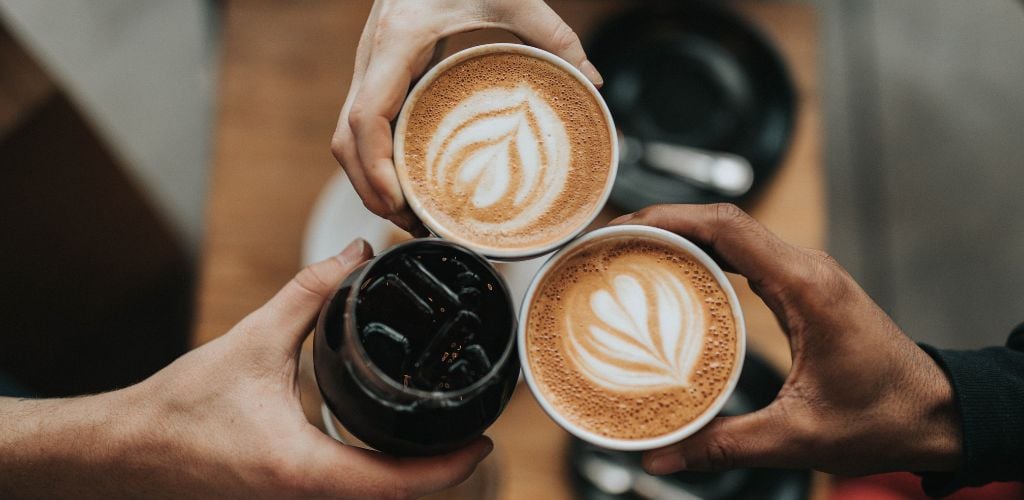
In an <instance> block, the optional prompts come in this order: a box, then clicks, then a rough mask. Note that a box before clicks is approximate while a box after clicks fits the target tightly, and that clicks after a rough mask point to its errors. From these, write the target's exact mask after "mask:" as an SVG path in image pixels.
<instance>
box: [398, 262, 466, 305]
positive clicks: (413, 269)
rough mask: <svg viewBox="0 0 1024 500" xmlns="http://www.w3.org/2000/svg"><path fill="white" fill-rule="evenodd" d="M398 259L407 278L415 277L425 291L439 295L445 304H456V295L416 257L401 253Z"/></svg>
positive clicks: (457, 299) (457, 301)
mask: <svg viewBox="0 0 1024 500" xmlns="http://www.w3.org/2000/svg"><path fill="white" fill-rule="evenodd" d="M399 259H400V261H401V263H402V266H404V267H405V268H406V269H407V270H408V271H409V273H410V275H409V276H408V277H407V279H415V280H416V281H417V282H419V283H420V284H422V285H423V286H424V287H425V288H426V291H429V292H430V294H431V295H435V296H437V297H439V299H440V300H443V301H446V302H447V305H449V306H455V305H458V303H459V297H458V295H456V294H455V292H453V291H452V289H451V288H449V287H448V285H446V284H444V283H443V282H442V281H441V280H439V279H437V276H434V273H432V272H430V270H429V269H427V268H426V267H425V266H424V265H423V263H421V262H420V261H419V260H418V259H416V258H414V257H410V256H408V255H403V256H401V257H400V258H399Z"/></svg>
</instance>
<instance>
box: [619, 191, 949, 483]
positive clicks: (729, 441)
mask: <svg viewBox="0 0 1024 500" xmlns="http://www.w3.org/2000/svg"><path fill="white" fill-rule="evenodd" d="M612 224H644V225H649V226H655V227H660V228H663V229H666V230H669V231H672V232H674V233H677V234H680V235H682V236H683V237H685V238H687V239H690V240H691V241H693V242H695V243H697V244H698V245H701V246H702V247H704V248H705V249H707V250H708V251H709V253H710V254H711V255H712V257H713V258H715V260H716V261H717V262H719V263H721V264H722V265H723V267H725V268H726V269H727V270H729V271H733V272H737V273H739V274H741V275H743V276H745V277H746V278H747V280H748V281H749V284H750V288H751V289H752V290H753V291H754V292H755V293H756V294H757V295H758V296H759V297H760V298H761V299H762V300H764V302H765V304H767V305H768V307H769V308H770V309H771V310H772V312H773V313H774V314H775V317H776V318H777V319H778V321H779V324H780V325H781V326H782V330H783V331H784V332H785V334H786V336H787V338H788V340H789V345H790V351H791V352H792V356H793V367H792V369H791V370H790V373H789V375H788V377H787V378H786V382H785V385H784V386H783V388H782V390H781V391H780V392H779V395H778V397H776V399H775V401H774V402H772V403H771V404H770V405H769V406H767V407H766V408H764V409H762V410H760V411H757V412H754V413H750V414H747V415H741V416H736V417H718V418H716V419H714V420H713V421H712V422H711V424H709V425H708V426H707V427H705V428H704V429H702V430H701V431H700V432H698V433H697V434H694V435H693V436H691V437H689V438H687V439H685V440H683V441H682V442H679V443H676V444H674V445H670V446H667V447H665V448H661V449H658V450H653V451H649V452H647V453H645V454H644V457H643V464H644V468H645V469H646V470H647V471H648V472H650V473H652V474H668V473H671V472H675V471H679V470H692V471H719V470H726V469H733V468H738V467H773V468H809V469H817V470H821V471H825V472H830V473H836V474H844V475H856V474H870V473H877V472H884V471H895V470H902V471H916V472H925V471H952V470H954V469H956V468H957V466H958V465H959V464H960V463H961V460H962V458H961V448H962V445H961V436H960V432H961V431H960V427H959V425H960V424H959V417H958V415H957V410H956V407H955V405H954V400H953V390H952V387H951V385H950V383H949V380H948V379H947V377H946V376H945V374H944V373H943V372H942V369H941V368H939V366H938V365H937V364H936V363H935V362H934V361H933V360H932V359H931V358H930V357H929V356H928V355H927V354H926V353H925V352H924V351H923V350H921V349H920V348H919V347H918V346H917V345H916V344H914V342H913V341H912V340H910V338H908V337H907V336H906V335H905V334H904V333H903V332H902V331H901V330H900V328H899V327H898V326H896V324H895V323H894V322H893V321H892V319H890V318H889V316H888V315H886V314H885V312H884V311H882V309H881V308H879V307H878V306H877V305H876V304H875V303H874V301H872V300H871V297H869V296H868V295H867V293H865V292H864V290H863V289H862V288H861V287H860V286H859V285H858V284H857V283H856V282H855V281H854V280H853V278H852V277H851V276H850V275H849V274H848V273H847V272H846V271H845V270H844V269H843V268H842V266H840V265H839V264H838V263H837V262H836V261H835V260H834V259H833V258H832V257H830V256H829V255H828V254H826V253H825V252H822V251H820V250H814V249H808V248H800V247H797V246H794V245H790V244H788V243H786V242H784V241H782V240H781V239H779V238H778V237H777V236H775V235H774V234H772V233H771V232H770V231H768V230H767V229H766V228H765V227H764V226H762V225H761V224H760V223H758V222H757V221H756V220H754V219H753V218H751V217H750V216H749V215H747V214H746V213H744V212H743V211H742V210H740V209H738V208H736V207H735V206H733V205H727V204H726V205H660V206H653V207H648V208H646V209H644V210H641V211H639V212H636V213H633V214H629V215H625V216H623V217H620V218H618V219H616V220H614V221H612Z"/></svg>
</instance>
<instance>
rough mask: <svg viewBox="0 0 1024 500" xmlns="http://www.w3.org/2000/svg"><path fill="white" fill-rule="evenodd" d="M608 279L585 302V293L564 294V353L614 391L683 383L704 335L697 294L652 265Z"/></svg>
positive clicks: (593, 378) (630, 268)
mask: <svg viewBox="0 0 1024 500" xmlns="http://www.w3.org/2000/svg"><path fill="white" fill-rule="evenodd" d="M659 271H660V272H659ZM608 281H609V285H610V286H608V287H602V288H601V289H599V290H596V291H594V292H592V293H590V294H589V301H588V302H589V304H585V303H581V302H584V301H585V300H586V299H587V297H586V294H585V293H581V294H576V295H574V296H570V297H569V298H568V300H569V301H570V306H569V308H568V310H569V312H568V315H567V322H566V333H567V334H568V339H567V340H568V342H569V344H570V347H569V348H568V349H567V354H568V355H569V356H570V358H571V359H572V360H573V362H575V363H576V365H577V366H578V368H579V370H580V371H581V372H582V373H584V374H586V376H587V378H589V379H591V380H592V381H594V382H596V383H598V384H600V385H603V386H605V387H607V388H609V389H613V390H616V389H617V390H630V389H644V388H646V389H658V388H663V387H673V386H675V387H686V386H688V385H689V384H690V382H689V375H690V372H691V371H692V370H693V366H694V364H695V363H696V361H697V357H698V356H699V355H700V350H701V346H702V344H703V336H704V324H705V321H704V310H703V307H702V305H701V303H700V302H699V301H698V299H697V297H695V296H694V295H693V293H692V292H691V291H690V290H688V289H687V287H686V285H685V284H684V283H683V282H682V281H680V280H679V279H677V278H676V277H675V276H673V275H672V274H671V273H668V274H666V273H665V272H664V270H658V269H656V268H655V269H651V268H649V267H641V266H639V265H630V266H628V267H627V270H626V271H625V272H623V273H621V274H616V275H613V276H609V277H608ZM570 293H571V292H570Z"/></svg>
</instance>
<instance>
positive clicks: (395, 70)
mask: <svg viewBox="0 0 1024 500" xmlns="http://www.w3.org/2000/svg"><path fill="white" fill-rule="evenodd" d="M483 28H500V29H504V30H506V31H509V32H511V33H513V34H514V35H516V36H518V37H519V38H520V39H521V40H523V41H524V42H526V43H528V44H530V45H534V46H537V47H540V48H542V49H545V50H547V51H549V52H552V53H554V54H556V55H558V56H560V57H562V58H563V59H565V60H566V61H568V62H569V63H570V64H572V65H573V66H576V67H577V68H579V69H580V71H582V72H583V74H584V75H586V76H587V78H589V79H590V80H591V81H592V82H593V83H594V84H595V85H598V86H600V85H601V83H602V80H601V75H600V74H599V73H598V72H597V69H596V68H594V65H593V64H591V63H590V62H589V61H587V58H586V54H584V53H583V46H582V45H580V40H579V37H577V36H576V33H574V32H573V30H572V28H570V27H569V26H568V25H566V24H565V23H564V22H563V21H562V19H561V18H559V17H558V15H557V14H555V12H554V11H553V10H551V8H550V7H548V6H547V4H545V3H544V2H543V1H542V0H377V1H376V2H374V4H373V9H372V10H371V11H370V16H369V18H368V19H367V21H366V27H365V28H364V29H363V34H362V36H361V37H360V39H359V47H358V48H357V49H356V64H355V69H354V70H353V72H352V85H351V86H350V87H349V90H348V98H346V100H345V105H344V106H343V107H342V108H341V114H340V116H339V117H338V126H337V128H336V129H335V131H334V137H333V138H332V139H331V151H332V152H333V153H334V157H335V158H336V159H337V160H338V163H340V164H341V166H342V168H344V169H345V173H346V174H347V175H348V178H349V180H351V182H352V186H353V187H355V190H356V192H357V193H359V197H360V198H362V199H363V204H365V205H366V208H368V209H369V210H370V211H371V212H373V213H375V214H377V215H380V216H381V217H385V218H387V219H389V220H391V221H392V222H394V223H395V224H397V225H398V226H399V227H401V228H403V229H406V230H408V231H410V232H412V233H414V234H416V235H425V234H426V230H425V229H424V228H423V226H422V225H421V224H420V222H419V220H418V219H417V218H416V216H415V215H414V214H413V213H412V211H411V210H410V209H409V207H408V206H407V205H406V203H405V198H404V197H403V196H402V190H401V187H400V186H399V184H398V177H397V176H396V174H395V166H394V162H393V161H392V137H391V133H392V131H391V122H392V121H394V120H395V119H396V118H397V117H398V112H399V111H400V110H401V108H402V102H403V101H404V100H405V95H406V92H407V91H408V90H409V86H410V84H411V83H412V81H413V80H414V79H416V78H418V77H420V76H421V75H422V74H423V73H424V72H425V71H426V69H427V67H428V65H430V63H431V61H432V58H434V57H435V56H436V55H438V54H436V52H439V51H438V50H437V49H438V41H440V40H442V39H444V38H445V37H448V36H451V35H454V34H456V33H462V32H466V31H474V30H479V29H483Z"/></svg>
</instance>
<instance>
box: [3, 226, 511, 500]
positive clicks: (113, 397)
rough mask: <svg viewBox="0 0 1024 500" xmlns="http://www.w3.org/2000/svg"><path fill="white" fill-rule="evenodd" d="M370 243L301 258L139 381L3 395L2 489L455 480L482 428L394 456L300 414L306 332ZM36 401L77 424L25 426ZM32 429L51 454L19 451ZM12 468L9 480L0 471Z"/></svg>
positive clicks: (402, 484)
mask: <svg viewBox="0 0 1024 500" xmlns="http://www.w3.org/2000/svg"><path fill="white" fill-rule="evenodd" d="M370 256H371V250H370V248H369V245H367V244H366V243H365V242H363V241H362V240H357V241H356V242H353V244H351V245H349V247H348V248H346V249H345V250H344V251H343V252H342V253H341V254H340V255H338V256H336V257H334V258H331V259H328V260H326V261H323V262H320V263H317V264H314V265H312V266H309V267H308V268H306V269H304V270H303V271H302V272H300V273H299V274H298V275H297V276H296V277H295V279H293V280H292V281H291V282H290V283H288V284H287V285H285V287H284V288H283V289H282V290H281V291H280V292H278V293H277V295H275V296H274V297H273V298H272V299H270V301H269V302H267V303H266V304H265V305H264V306H263V307H261V308H259V309H257V310H256V311H255V312H253V313H251V314H250V315H249V316H248V317H246V318H245V319H243V320H242V321H241V322H240V323H239V324H238V325H236V326H235V327H234V328H232V329H231V330H230V331H229V332H227V333H226V334H224V335H223V336H222V337H220V338H218V339H216V340H214V341H211V342H209V343H207V344H206V345H204V346H202V347H200V348H198V349H195V350H193V351H192V352H189V353H188V354H186V355H185V356H182V357H181V358H179V359H178V360H176V361H175V362H174V363H172V364H171V365H169V366H168V367H166V368H164V369H163V370H161V371H160V372H158V373H157V374H155V375H153V376H152V377H150V378H149V379H147V380H145V381H143V382H141V383H139V384H137V385H135V386H132V387H129V388H126V389H122V390H120V391H114V392H111V393H107V394H102V395H99V396H89V397H84V398H76V399H72V400H43V401H42V402H34V401H19V402H13V403H11V401H13V400H7V403H5V401H2V400H0V417H4V418H6V417H7V415H6V414H7V412H6V411H5V410H8V409H13V415H14V416H15V418H16V419H17V420H18V421H20V422H21V427H23V428H27V429H23V430H28V432H26V433H24V434H23V435H24V436H27V437H26V438H25V439H23V440H21V441H20V443H19V439H18V438H17V436H18V435H19V430H18V429H17V428H16V429H13V430H12V431H11V433H10V434H8V433H7V432H4V431H5V430H6V429H4V425H5V424H4V423H3V421H0V452H2V454H3V455H4V456H5V457H6V458H8V459H10V461H9V462H6V461H5V458H0V491H8V492H11V491H14V492H19V491H20V492H22V494H28V495H29V496H37V495H38V496H49V495H55V496H73V497H82V496H97V497H110V496H117V497H136V496H145V497H153V496H159V497H172V498H185V497H244V498H255V497H270V498H282V497H295V496H301V497H309V496H314V497H341V498H381V497H384V498H407V497H419V496H422V495H426V494H428V493H431V492H434V491H437V490H441V489H443V488H446V487H448V486H452V485H454V484H457V483H459V482H462V481H463V480H464V479H465V478H467V477H468V476H469V475H470V474H471V473H472V472H473V470H474V469H475V467H476V465H477V463H478V462H480V460H482V459H483V458H484V457H485V456H486V455H487V454H488V452H490V450H491V446H492V445H491V443H490V440H488V439H487V438H481V439H480V440H478V441H475V442H474V443H473V444H471V445H469V446H467V447H465V448H463V449H461V450H458V451H455V452H452V453H450V454H447V455H442V456H437V457H429V458H395V457H390V456H386V455H383V454H380V453H376V452H372V451H367V450H363V449H359V448H353V447H348V446H345V445H342V444H340V443H338V442H336V441H334V440H333V439H331V438H330V437H328V436H326V435H325V434H323V433H322V432H321V431H319V430H318V429H317V428H315V427H313V426H312V425H311V424H310V423H308V422H307V421H306V418H305V416H304V415H303V413H302V408H301V406H300V404H299V389H298V382H297V376H298V371H297V369H298V368H297V367H298V357H299V351H300V348H301V345H302V341H303V339H304V338H305V337H306V336H307V335H308V334H309V332H310V329H311V328H312V325H313V321H314V319H315V318H316V316H317V314H318V313H319V311H320V308H321V306H322V305H323V303H324V301H325V300H326V298H327V296H328V294H329V293H330V292H331V291H332V290H333V289H334V287H336V286H337V284H338V283H340V282H341V280H342V279H343V278H344V277H345V275H346V274H347V273H348V272H349V271H350V270H351V269H352V268H353V267H355V266H356V265H357V264H359V263H360V262H362V261H363V260H365V259H367V258H369V257H370ZM40 404H42V405H44V406H42V407H40V406H38V405H40ZM62 404H63V405H62ZM17 405H22V409H21V411H19V408H18V407H17ZM46 405H50V406H46ZM33 412H43V413H49V417H47V416H45V415H44V416H43V419H42V421H45V422H50V423H52V421H54V420H56V418H54V417H56V416H67V417H75V416H78V417H81V418H77V419H75V418H73V420H79V421H82V425H79V426H78V429H77V431H75V432H65V431H66V428H61V427H57V426H55V425H54V426H51V427H50V428H42V427H34V426H33V425H31V424H29V423H28V422H30V421H31V417H32V414H33ZM47 425H50V424H47ZM5 434H6V435H8V436H10V435H13V436H15V438H14V439H13V443H11V442H10V441H6V442H5V439H4V435H5ZM33 434H34V439H36V440H47V441H44V442H43V446H41V447H42V448H47V449H53V450H58V451H55V452H53V453H49V454H47V455H46V456H47V457H48V459H49V460H51V462H52V463H49V464H48V463H46V461H47V460H46V459H42V460H41V459H40V457H38V456H31V455H29V456H24V455H23V456H21V457H19V456H18V454H19V453H22V454H26V453H33V451H32V448H33V446H31V444H32V441H31V439H32V436H33ZM18 444H20V445H21V446H18ZM8 445H11V446H10V447H8ZM61 447H63V448H65V449H61ZM9 452H10V453H13V457H14V458H13V459H11V456H12V455H10V454H9ZM54 456H59V457H60V458H53V457H54ZM86 456H88V457H90V458H89V461H90V463H88V464H86V463H83V461H85V460H84V459H83V457H86ZM69 464H77V465H74V466H69ZM90 466H91V467H93V469H91V470H90V469H89V467H90ZM19 467H21V469H19ZM26 467H27V470H26ZM33 467H34V468H33ZM74 471H83V472H82V474H81V475H82V477H80V478H77V479H78V481H74V482H73V483H74V484H73V486H72V489H61V486H62V484H63V483H66V482H68V481H69V477H70V478H72V479H76V478H75V474H74ZM5 478H6V479H5ZM30 478H31V480H29V479H30ZM8 480H13V481H14V485H12V484H10V483H7V484H5V483H6V482H7V481H8ZM19 480H24V483H23V484H21V485H19V484H18V481H19ZM39 488H46V490H45V491H39V490H38V489H39ZM33 491H35V492H36V494H33V493H31V492H33Z"/></svg>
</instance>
